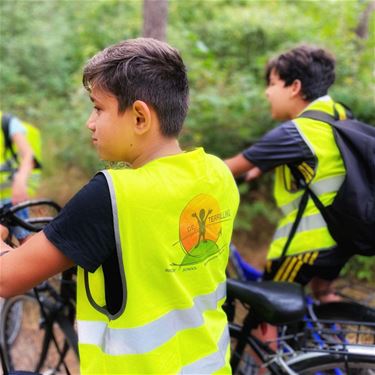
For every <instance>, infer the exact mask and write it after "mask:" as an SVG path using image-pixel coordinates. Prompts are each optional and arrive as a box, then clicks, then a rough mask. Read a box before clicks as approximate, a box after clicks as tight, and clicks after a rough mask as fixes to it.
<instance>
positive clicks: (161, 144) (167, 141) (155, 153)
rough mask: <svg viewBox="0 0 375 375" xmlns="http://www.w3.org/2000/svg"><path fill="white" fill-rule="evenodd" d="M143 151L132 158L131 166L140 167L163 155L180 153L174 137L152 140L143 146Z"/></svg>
mask: <svg viewBox="0 0 375 375" xmlns="http://www.w3.org/2000/svg"><path fill="white" fill-rule="evenodd" d="M144 150H146V151H145V152H143V153H141V154H139V155H138V157H137V158H136V159H134V160H133V162H132V164H131V166H132V168H140V167H142V166H143V165H145V164H147V163H149V162H150V161H152V160H155V159H160V158H163V157H165V156H172V155H177V154H181V153H182V150H181V147H180V144H179V143H178V140H177V139H176V138H162V139H159V140H158V142H153V143H152V145H148V146H147V147H145V148H144Z"/></svg>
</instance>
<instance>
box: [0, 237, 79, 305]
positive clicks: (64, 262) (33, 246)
mask: <svg viewBox="0 0 375 375" xmlns="http://www.w3.org/2000/svg"><path fill="white" fill-rule="evenodd" d="M0 248H1V252H4V251H7V250H10V251H9V253H6V254H3V256H0V297H3V298H9V297H11V296H14V295H16V294H21V293H24V292H26V291H27V290H29V289H30V288H32V287H33V286H35V285H37V284H39V283H40V282H42V281H43V280H46V279H48V278H49V277H51V276H53V275H55V274H57V273H60V272H62V271H64V270H66V269H68V268H70V267H72V266H74V262H73V261H72V260H70V259H69V258H68V257H66V256H65V255H64V254H63V253H62V252H61V251H59V250H58V248H57V247H55V246H54V245H53V244H52V243H51V242H50V241H48V239H47V237H46V236H45V234H44V233H43V232H39V233H37V234H35V235H34V236H32V237H31V238H30V239H29V240H28V241H26V242H25V243H24V244H23V245H21V246H20V247H18V248H16V249H10V248H9V246H8V245H6V244H5V243H4V242H3V241H1V240H0Z"/></svg>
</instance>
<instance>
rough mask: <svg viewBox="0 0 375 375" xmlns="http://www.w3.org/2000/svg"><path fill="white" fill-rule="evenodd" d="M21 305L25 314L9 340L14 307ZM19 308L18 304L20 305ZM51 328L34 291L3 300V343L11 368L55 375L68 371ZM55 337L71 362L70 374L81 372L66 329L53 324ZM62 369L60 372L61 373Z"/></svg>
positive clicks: (0, 333)
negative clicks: (8, 326) (8, 327)
mask: <svg viewBox="0 0 375 375" xmlns="http://www.w3.org/2000/svg"><path fill="white" fill-rule="evenodd" d="M20 303H21V304H22V309H23V313H22V317H21V323H20V329H19V332H18V334H17V337H16V338H15V339H14V341H13V342H12V341H11V340H10V339H9V336H8V334H7V332H8V331H9V330H7V325H8V324H9V322H10V321H11V316H12V313H13V311H14V308H15V307H17V306H19V304H20ZM17 308H18V307H17ZM46 327H51V326H48V325H46V322H45V320H44V318H43V316H42V314H41V310H40V305H39V302H38V300H37V299H36V298H35V296H34V295H32V294H27V295H21V296H16V297H12V298H10V299H8V300H6V301H5V302H4V306H3V312H2V314H1V317H0V340H1V341H0V342H1V344H2V346H3V348H4V351H5V353H4V354H5V361H6V364H7V366H8V368H9V369H10V370H12V371H14V370H23V371H30V370H32V371H35V372H41V373H43V372H51V373H54V374H59V373H62V374H63V373H66V371H65V370H64V367H63V365H62V363H61V361H60V354H59V353H58V351H57V350H56V347H55V346H54V343H53V341H52V335H51V330H49V329H46ZM52 330H53V335H54V336H55V338H56V340H57V342H58V345H59V350H60V352H63V353H64V360H65V361H66V362H68V363H69V365H68V368H69V371H71V373H78V358H77V356H75V355H74V353H73V352H72V350H69V352H68V353H65V351H64V350H67V349H68V346H67V345H66V344H65V343H66V341H67V340H66V336H65V332H64V328H63V329H61V327H59V326H58V323H57V321H56V322H54V324H53V328H52ZM60 371H61V372H60Z"/></svg>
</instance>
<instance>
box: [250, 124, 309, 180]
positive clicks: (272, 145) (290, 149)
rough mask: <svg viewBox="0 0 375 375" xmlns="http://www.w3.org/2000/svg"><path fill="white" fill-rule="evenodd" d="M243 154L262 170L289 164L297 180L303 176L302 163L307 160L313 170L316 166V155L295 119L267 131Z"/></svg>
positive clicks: (265, 170)
mask: <svg viewBox="0 0 375 375" xmlns="http://www.w3.org/2000/svg"><path fill="white" fill-rule="evenodd" d="M243 156H244V157H245V158H246V159H248V160H249V161H251V162H252V163H253V164H254V165H256V166H257V167H258V168H260V169H261V170H262V172H267V171H269V170H271V169H273V168H275V167H278V166H280V165H288V166H289V167H290V169H291V171H292V174H293V176H294V177H295V178H296V179H297V180H298V179H299V178H301V177H303V176H302V174H301V173H300V172H299V169H298V167H299V166H300V164H302V163H303V162H305V163H307V164H308V166H309V167H310V168H311V169H312V170H315V167H316V158H315V155H314V154H313V152H312V151H311V149H310V147H309V145H308V144H307V143H306V142H305V140H304V139H303V137H302V136H301V134H300V132H299V131H298V129H297V128H296V126H295V124H294V123H293V121H288V122H285V123H283V124H281V125H279V126H278V127H276V128H275V129H272V130H271V131H269V132H268V133H266V134H265V135H264V136H263V137H262V138H261V139H260V140H259V141H258V142H257V143H256V144H254V145H253V146H251V147H249V148H248V149H246V150H245V151H244V152H243ZM307 182H309V181H307Z"/></svg>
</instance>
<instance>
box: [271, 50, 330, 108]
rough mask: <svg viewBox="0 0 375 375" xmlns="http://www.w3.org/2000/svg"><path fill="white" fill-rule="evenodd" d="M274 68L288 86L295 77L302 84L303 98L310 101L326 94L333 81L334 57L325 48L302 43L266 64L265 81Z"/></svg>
mask: <svg viewBox="0 0 375 375" xmlns="http://www.w3.org/2000/svg"><path fill="white" fill-rule="evenodd" d="M272 70H274V71H275V72H276V73H277V74H278V75H279V77H280V79H282V80H283V81H285V86H290V85H291V84H292V83H293V82H294V81H295V80H296V79H299V80H300V81H301V84H302V96H303V99H305V100H308V101H311V100H315V99H317V98H319V97H321V96H323V95H326V94H327V92H328V89H329V87H330V86H331V85H332V84H333V82H334V81H335V59H334V57H333V56H332V55H331V54H330V53H329V52H328V51H326V50H324V49H322V48H318V47H313V46H307V45H302V46H299V47H296V48H294V49H292V50H290V51H288V52H286V53H282V54H281V55H279V56H277V57H276V58H274V59H272V60H271V61H269V63H268V64H267V66H266V81H267V84H269V80H270V74H271V72H272Z"/></svg>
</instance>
